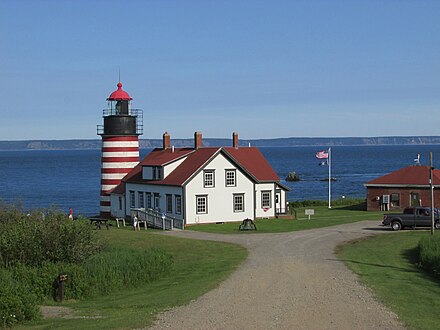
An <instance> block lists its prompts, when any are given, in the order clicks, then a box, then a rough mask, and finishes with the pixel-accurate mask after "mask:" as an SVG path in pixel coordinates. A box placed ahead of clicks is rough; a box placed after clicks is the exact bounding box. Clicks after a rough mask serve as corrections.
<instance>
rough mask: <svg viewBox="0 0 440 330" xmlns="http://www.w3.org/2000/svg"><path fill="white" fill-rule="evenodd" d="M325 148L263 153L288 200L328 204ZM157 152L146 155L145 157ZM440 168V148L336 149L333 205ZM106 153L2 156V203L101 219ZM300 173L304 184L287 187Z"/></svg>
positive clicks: (277, 149) (49, 152)
mask: <svg viewBox="0 0 440 330" xmlns="http://www.w3.org/2000/svg"><path fill="white" fill-rule="evenodd" d="M324 149H325V148H319V147H260V151H261V152H262V153H263V154H264V156H265V157H266V158H267V160H268V161H269V163H270V164H271V165H272V167H273V168H274V170H275V171H276V172H277V174H278V175H279V176H280V178H281V180H282V183H284V184H286V185H287V186H289V187H290V188H291V191H290V192H289V193H288V200H289V201H294V200H306V199H321V200H327V198H328V182H326V181H321V180H322V179H326V178H328V167H327V166H319V161H318V160H317V159H316V158H315V154H316V152H317V151H320V150H324ZM150 151H151V149H141V151H140V153H141V157H143V156H145V155H146V154H147V153H148V152H150ZM431 151H432V152H433V158H434V162H433V163H434V167H436V168H439V166H440V145H394V146H336V147H332V148H331V155H332V167H331V169H332V174H331V176H332V177H334V178H336V181H334V182H332V199H336V198H341V197H342V196H345V197H346V198H350V197H365V195H366V190H365V188H364V186H363V184H364V183H365V182H367V181H370V180H372V179H374V178H377V177H379V176H382V175H384V174H387V173H390V172H393V171H395V170H397V169H400V168H403V167H405V166H408V165H413V164H414V159H415V158H416V156H417V154H421V163H422V164H424V165H428V164H429V152H431ZM100 162H101V151H100V150H38V151H37V150H35V151H28V150H26V151H0V199H1V200H3V201H4V202H8V203H21V204H22V205H23V207H24V208H25V209H29V208H48V207H56V208H58V209H60V210H61V211H63V212H66V213H67V212H68V210H69V208H70V207H71V208H73V210H74V213H75V214H76V215H78V214H83V215H88V216H90V215H95V214H98V213H99V191H100ZM293 171H295V172H296V173H297V174H298V175H299V177H300V179H301V180H300V181H298V182H286V181H285V180H284V179H285V178H286V176H287V175H288V174H289V172H293Z"/></svg>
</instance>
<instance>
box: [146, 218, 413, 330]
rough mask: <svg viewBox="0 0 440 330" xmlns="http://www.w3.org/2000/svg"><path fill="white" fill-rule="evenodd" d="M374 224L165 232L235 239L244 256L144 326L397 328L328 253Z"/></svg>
mask: <svg viewBox="0 0 440 330" xmlns="http://www.w3.org/2000/svg"><path fill="white" fill-rule="evenodd" d="M377 224H378V223H377V221H364V222H357V223H351V224H345V225H339V226H334V227H327V228H321V229H313V230H306V231H300V232H291V233H279V234H244V235H220V234H208V233H199V232H192V231H181V232H167V233H165V235H173V236H179V237H187V238H194V239H204V240H215V241H225V242H232V243H238V244H240V245H242V246H244V247H246V248H247V249H248V250H249V256H248V258H247V259H246V261H245V262H243V264H242V265H241V266H240V267H239V268H238V269H237V271H235V272H234V273H233V274H232V275H231V276H230V277H229V278H228V279H227V280H225V281H224V282H222V283H221V284H220V286H219V287H218V288H217V289H214V290H212V291H210V292H208V293H206V294H205V295H203V296H201V297H199V298H198V299H196V300H194V301H192V302H190V303H189V304H188V305H185V306H181V307H177V308H174V309H172V310H169V311H167V312H164V313H162V314H159V316H158V320H157V322H156V323H155V324H154V325H153V327H151V328H150V329H164V328H169V329H403V328H404V327H403V325H402V324H401V323H400V322H399V320H398V318H397V316H396V315H395V314H394V313H393V312H391V311H390V310H388V309H387V308H386V307H384V306H383V305H382V304H380V303H379V302H378V301H376V299H375V298H374V296H373V294H372V292H371V291H370V290H369V289H367V288H366V287H364V286H363V285H361V284H360V283H359V282H358V279H357V276H356V275H355V274H353V273H352V272H351V271H349V270H348V269H347V267H345V265H344V264H343V263H342V262H341V261H339V260H337V258H336V257H335V255H334V254H333V250H334V248H335V246H336V245H338V244H340V243H342V242H345V241H349V240H353V239H356V238H360V237H364V236H367V235H373V234H378V233H385V231H381V230H377V228H378V226H377ZM194 280H195V281H196V280H197V279H194Z"/></svg>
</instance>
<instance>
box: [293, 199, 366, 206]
mask: <svg viewBox="0 0 440 330" xmlns="http://www.w3.org/2000/svg"><path fill="white" fill-rule="evenodd" d="M362 203H365V198H338V199H334V200H332V205H333V206H349V205H355V204H362ZM327 205H328V201H324V200H304V201H293V202H289V207H290V208H300V207H310V206H327Z"/></svg>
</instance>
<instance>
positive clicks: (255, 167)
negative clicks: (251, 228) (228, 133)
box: [113, 147, 280, 194]
mask: <svg viewBox="0 0 440 330" xmlns="http://www.w3.org/2000/svg"><path fill="white" fill-rule="evenodd" d="M220 152H222V153H223V154H224V155H225V157H227V158H229V159H230V160H231V161H232V162H233V163H235V164H236V165H237V167H238V168H239V169H241V170H243V171H244V172H245V173H246V174H247V175H249V176H250V177H251V178H252V179H253V180H254V181H256V182H278V181H279V180H280V178H279V177H278V175H277V174H276V173H275V171H274V170H273V169H272V167H271V166H270V164H269V163H268V162H267V160H266V158H264V156H263V155H262V154H261V152H260V151H259V150H258V148H256V147H250V148H248V147H241V148H233V147H223V148H219V147H203V148H199V149H192V148H175V149H174V151H173V150H172V149H165V150H164V149H154V150H153V151H152V152H151V153H149V154H148V155H147V156H146V157H145V158H144V159H143V160H142V161H141V162H140V163H139V164H138V165H137V166H136V167H134V168H133V170H132V171H131V172H130V173H128V174H127V175H126V176H125V177H124V178H123V179H122V182H121V184H120V185H119V186H117V187H116V188H115V189H114V190H113V193H118V194H120V193H122V192H123V191H124V189H125V188H124V186H125V182H130V183H148V184H156V185H169V186H182V185H184V184H185V183H186V182H187V181H188V180H189V179H190V178H191V177H192V176H194V175H196V174H197V173H198V171H199V170H201V169H202V168H203V165H205V164H206V163H207V162H208V161H209V160H210V159H211V158H212V157H213V156H215V155H216V154H218V153H220ZM182 157H186V158H185V160H184V161H183V162H182V163H181V164H180V165H179V166H177V167H176V168H175V169H174V170H173V171H172V172H171V173H170V174H169V175H168V176H167V177H166V178H164V179H163V180H144V179H142V167H143V166H164V165H167V164H169V163H171V162H173V161H176V160H178V159H180V158H182Z"/></svg>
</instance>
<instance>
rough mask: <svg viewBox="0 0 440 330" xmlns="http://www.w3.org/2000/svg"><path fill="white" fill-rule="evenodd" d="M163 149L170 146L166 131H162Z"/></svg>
mask: <svg viewBox="0 0 440 330" xmlns="http://www.w3.org/2000/svg"><path fill="white" fill-rule="evenodd" d="M162 138H163V150H166V149H169V148H170V147H171V137H170V135H169V134H168V132H165V133H163V137H162Z"/></svg>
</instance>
